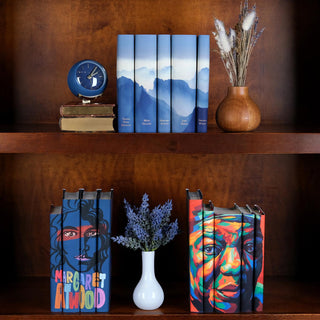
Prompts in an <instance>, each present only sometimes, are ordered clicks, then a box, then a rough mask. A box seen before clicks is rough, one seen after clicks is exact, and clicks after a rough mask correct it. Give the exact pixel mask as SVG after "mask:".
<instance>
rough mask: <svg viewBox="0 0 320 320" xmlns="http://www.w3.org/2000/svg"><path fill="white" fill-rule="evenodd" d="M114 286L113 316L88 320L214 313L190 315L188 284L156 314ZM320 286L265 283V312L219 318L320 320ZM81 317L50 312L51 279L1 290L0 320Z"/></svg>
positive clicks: (169, 292) (168, 294)
mask: <svg viewBox="0 0 320 320" xmlns="http://www.w3.org/2000/svg"><path fill="white" fill-rule="evenodd" d="M114 288H115V284H114V285H113V289H112V293H111V297H112V298H111V306H110V313H104V314H86V316H85V317H86V319H97V318H110V319H132V317H134V318H135V319H148V318H152V317H157V318H159V319H169V318H170V319H177V320H180V319H181V320H182V319H186V318H190V319H210V318H211V317H213V316H217V315H213V314H206V315H205V314H191V313H189V311H188V308H189V305H188V297H187V293H186V292H187V290H186V288H185V285H181V283H180V284H174V285H172V286H171V287H170V288H171V289H169V288H167V289H165V302H164V304H163V306H162V307H160V308H159V309H157V310H154V311H142V310H139V309H137V308H136V307H135V306H134V305H133V303H132V299H131V296H132V292H131V288H129V289H128V288H125V287H124V286H118V287H116V288H115V289H114ZM318 288H319V284H316V283H306V282H302V281H296V280H292V279H289V278H267V279H266V280H265V302H264V303H265V305H264V312H263V313H248V314H233V315H230V314H227V315H221V314H220V315H219V319H229V320H230V319H259V320H263V319H269V320H271V319H282V320H285V319H288V320H289V319H299V320H302V319H320V303H319V301H320V293H319V289H318ZM78 317H79V314H60V313H51V312H50V292H49V279H48V278H38V277H36V278H23V279H21V281H20V282H17V283H14V284H13V285H9V286H8V287H7V288H6V287H2V288H1V291H0V318H1V319H21V318H23V319H64V318H68V319H77V318H78Z"/></svg>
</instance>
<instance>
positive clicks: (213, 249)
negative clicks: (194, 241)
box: [203, 244, 222, 257]
mask: <svg viewBox="0 0 320 320" xmlns="http://www.w3.org/2000/svg"><path fill="white" fill-rule="evenodd" d="M203 250H204V253H205V254H206V255H213V256H214V257H216V256H218V255H219V254H220V252H221V251H222V247H220V246H217V245H212V244H209V245H205V246H204V248H203Z"/></svg>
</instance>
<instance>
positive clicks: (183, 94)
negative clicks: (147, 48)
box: [171, 35, 197, 132]
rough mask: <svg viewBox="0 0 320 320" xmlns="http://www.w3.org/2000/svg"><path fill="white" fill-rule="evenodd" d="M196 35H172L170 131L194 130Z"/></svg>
mask: <svg viewBox="0 0 320 320" xmlns="http://www.w3.org/2000/svg"><path fill="white" fill-rule="evenodd" d="M196 79H197V36H196V35H172V83H171V85H172V132H195V128H196V120H195V118H196V112H195V109H196V82H197V81H196Z"/></svg>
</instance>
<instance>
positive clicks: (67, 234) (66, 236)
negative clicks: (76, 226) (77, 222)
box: [63, 230, 77, 239]
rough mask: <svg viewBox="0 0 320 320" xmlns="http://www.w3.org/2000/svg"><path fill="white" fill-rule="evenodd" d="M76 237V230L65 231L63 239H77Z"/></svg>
mask: <svg viewBox="0 0 320 320" xmlns="http://www.w3.org/2000/svg"><path fill="white" fill-rule="evenodd" d="M76 235H77V232H76V231H74V230H66V231H63V238H64V239H70V238H73V237H75V236H76Z"/></svg>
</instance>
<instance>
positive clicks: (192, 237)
mask: <svg viewBox="0 0 320 320" xmlns="http://www.w3.org/2000/svg"><path fill="white" fill-rule="evenodd" d="M186 192H187V212H188V220H189V285H190V311H191V312H197V313H203V311H204V310H203V303H204V300H203V298H204V297H203V295H204V292H203V284H204V283H203V276H204V274H203V210H202V202H203V200H202V194H201V191H200V190H197V191H196V192H191V191H189V190H188V189H187V190H186Z"/></svg>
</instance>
